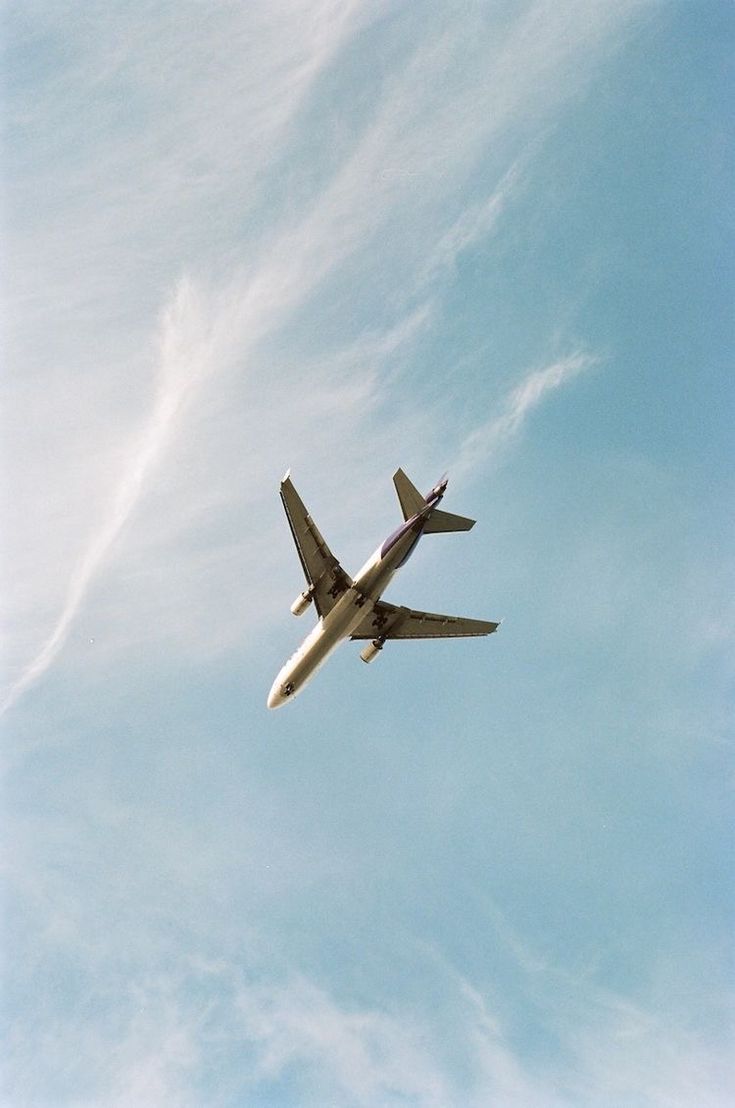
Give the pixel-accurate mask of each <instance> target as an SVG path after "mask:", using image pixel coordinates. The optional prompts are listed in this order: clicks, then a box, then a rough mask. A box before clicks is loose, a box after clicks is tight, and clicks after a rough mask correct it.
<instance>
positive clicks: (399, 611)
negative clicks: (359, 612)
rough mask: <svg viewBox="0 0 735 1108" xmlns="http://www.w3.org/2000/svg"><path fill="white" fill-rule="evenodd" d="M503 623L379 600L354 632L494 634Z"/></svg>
mask: <svg viewBox="0 0 735 1108" xmlns="http://www.w3.org/2000/svg"><path fill="white" fill-rule="evenodd" d="M499 626H500V624H498V623H494V622H492V621H491V620H486V619H465V618H464V617H462V616H445V615H440V614H439V613H438V612H420V611H416V610H415V609H413V608H403V607H397V606H396V605H394V604H386V603H385V602H384V601H382V600H379V601H378V602H377V604H375V606H374V608H373V610H372V612H370V614H369V615H367V616H366V617H365V619H364V620H363V621H362V622H361V623H359V624H358V626H357V627H356V628H355V630H354V631H353V632H352V635H351V638H353V639H375V638H378V637H380V638H384V639H450V638H465V637H467V636H477V635H492V634H493V632H494V631H497V629H498V627H499Z"/></svg>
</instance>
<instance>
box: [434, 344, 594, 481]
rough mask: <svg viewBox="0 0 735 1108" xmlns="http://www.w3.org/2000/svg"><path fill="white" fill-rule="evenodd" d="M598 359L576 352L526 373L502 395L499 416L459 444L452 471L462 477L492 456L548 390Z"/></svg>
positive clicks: (513, 436) (577, 373) (521, 424)
mask: <svg viewBox="0 0 735 1108" xmlns="http://www.w3.org/2000/svg"><path fill="white" fill-rule="evenodd" d="M598 362H599V358H598V357H596V356H594V355H592V354H588V353H586V352H584V351H581V350H580V351H576V352H575V353H573V354H570V355H568V356H567V357H566V358H560V359H558V360H557V361H555V362H552V363H551V365H548V366H545V367H544V368H543V369H536V370H533V372H531V373H529V374H528V375H527V376H526V377H525V378H524V379H523V380H522V381H521V383H520V384H519V385H517V386H516V387H515V388H514V389H512V390H511V391H510V393H509V394H508V396H507V397H506V400H505V404H504V410H503V411H502V412H501V413H500V415H497V416H493V418H492V419H490V420H488V421H487V422H485V423H483V424H481V425H480V426H479V427H476V428H475V430H474V431H472V432H471V433H470V434H469V435H468V436H467V437H466V438H465V440H464V442H463V443H462V446H461V448H460V451H459V456H458V458H457V461H456V462H455V464H454V466H453V468H452V472H453V474H454V476H464V475H465V474H467V473H469V472H471V471H472V470H473V469H475V468H476V467H478V466H481V465H483V464H485V463H487V461H488V460H489V459H490V458H492V457H493V456H494V455H495V454H496V453H497V452H498V451H499V450H501V449H502V448H503V447H504V446H506V445H508V444H509V443H510V442H511V441H512V440H513V439H514V438H515V437H516V436H517V435H518V434H519V433H520V431H521V429H522V427H523V424H524V422H525V420H526V418H527V416H528V415H529V413H530V412H531V411H532V410H533V409H534V408H537V407H538V405H539V404H540V403H541V401H542V400H543V399H544V398H545V397H546V396H547V395H548V394H549V393H550V392H554V391H555V390H556V389H558V388H560V387H561V386H562V385H565V384H567V382H568V381H571V380H572V379H573V378H574V377H577V376H578V375H579V374H580V373H582V372H584V371H585V370H587V369H590V368H591V367H592V366H594V365H596V364H598Z"/></svg>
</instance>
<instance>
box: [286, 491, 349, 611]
mask: <svg viewBox="0 0 735 1108" xmlns="http://www.w3.org/2000/svg"><path fill="white" fill-rule="evenodd" d="M281 500H282V502H283V507H284V509H285V511H286V519H287V520H288V524H289V527H290V528H291V534H292V535H293V540H294V543H295V544H296V550H297V551H298V555H299V559H300V561H301V566H302V568H303V571H304V576H305V577H306V580H307V583H308V585H309V587H310V589H311V590H312V596H313V598H314V606H315V607H316V610H317V613H318V615H319V617H320V618H323V617H324V616H325V615H327V613H328V612H330V611H331V610H332V608H333V607H334V605H335V604H336V603H337V601H338V599H339V598H340V596H341V595H342V593H343V592H345V591H346V590H347V589H348V588H350V586H351V585H352V578H351V577H350V576H349V574H347V573H345V571H344V570H343V569H342V566H341V565H340V564H339V562H338V561H337V559H336V558H335V556H334V554H333V553H332V551H331V550H330V549H329V547H328V546H327V544H326V542H325V541H324V538H323V536H322V533H321V531H320V530H319V528H318V527H317V525H316V523H314V520H313V519H312V518H311V516H310V515H309V513H308V512H307V510H306V508H305V506H304V503H303V501H302V499H301V497H300V496H299V494H298V493H297V492H296V489H295V488H294V486H293V483H292V481H291V478H290V476H289V474H286V476H285V477H284V479H283V481H281Z"/></svg>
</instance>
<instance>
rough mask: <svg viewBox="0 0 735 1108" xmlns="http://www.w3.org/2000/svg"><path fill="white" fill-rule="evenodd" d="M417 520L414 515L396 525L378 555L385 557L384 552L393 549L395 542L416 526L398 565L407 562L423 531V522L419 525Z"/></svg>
mask: <svg viewBox="0 0 735 1108" xmlns="http://www.w3.org/2000/svg"><path fill="white" fill-rule="evenodd" d="M418 522H419V521H418V520H417V518H416V516H414V517H413V518H412V519H409V520H407V521H406V522H405V523H402V524H401V526H400V527H397V528H396V530H395V531H394V532H393V534H392V535H389V536H388V538H387V539H386V540H385V542H384V543H383V545H382V546H381V548H380V557H381V558H385V556H386V554H387V553H388V552H389V551H390V550H392V549H393V547H394V546H395V545H396V543H397V542H400V541H401V539H402V538H403V536H404V535H407V534H408V533H409V532H410V531H411V530H413V529H414V528H416V537H415V538H414V540H413V542H412V543H411V545H410V546H409V548H408V550H407V551H406V554H405V556H404V557H403V559H402V560H401V561H400V562H399V565H403V564H404V563H405V562H407V561H408V559H409V557H410V555H411V554H412V553H413V551H414V548H415V546H416V543H417V542H418V541H419V539H420V538H421V532H422V531H423V524H422V525H421V526H417V524H418Z"/></svg>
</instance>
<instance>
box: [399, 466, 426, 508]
mask: <svg viewBox="0 0 735 1108" xmlns="http://www.w3.org/2000/svg"><path fill="white" fill-rule="evenodd" d="M393 484H394V485H395V486H396V492H397V493H398V499H399V500H400V502H401V511H402V512H403V518H404V519H410V518H411V516H415V515H416V513H417V512H420V511H421V509H422V508H424V507H425V506H426V501H425V500H424V498H423V496H422V495H421V493H420V492H419V490H418V489H417V488H416V486H415V485H414V484H413V483H412V482H411V481H409V479H408V477H406V474H405V473H404V472H403V470H402V469H398V470H396V472H395V473H394V474H393Z"/></svg>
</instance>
